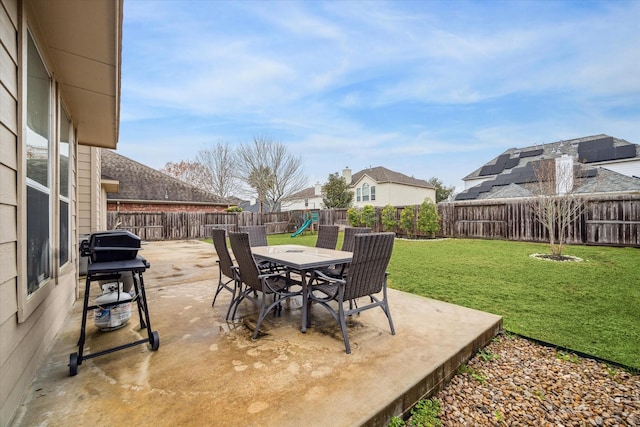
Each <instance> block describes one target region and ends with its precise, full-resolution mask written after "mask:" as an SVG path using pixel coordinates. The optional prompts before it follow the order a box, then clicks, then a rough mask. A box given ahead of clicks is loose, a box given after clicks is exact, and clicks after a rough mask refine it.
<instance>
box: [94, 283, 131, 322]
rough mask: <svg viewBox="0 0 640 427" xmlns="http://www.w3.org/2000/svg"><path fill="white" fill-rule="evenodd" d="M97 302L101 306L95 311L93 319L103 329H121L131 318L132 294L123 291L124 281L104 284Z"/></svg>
mask: <svg viewBox="0 0 640 427" xmlns="http://www.w3.org/2000/svg"><path fill="white" fill-rule="evenodd" d="M116 303H117V304H116ZM95 304H96V305H97V306H99V307H98V308H96V309H95V310H94V311H93V321H94V323H95V325H96V326H97V327H98V328H100V330H101V331H114V330H116V329H120V328H122V327H123V326H124V325H126V324H127V322H128V321H129V319H130V318H131V295H130V294H129V293H128V292H123V290H122V283H105V284H103V285H102V295H100V296H99V297H97V298H96V301H95Z"/></svg>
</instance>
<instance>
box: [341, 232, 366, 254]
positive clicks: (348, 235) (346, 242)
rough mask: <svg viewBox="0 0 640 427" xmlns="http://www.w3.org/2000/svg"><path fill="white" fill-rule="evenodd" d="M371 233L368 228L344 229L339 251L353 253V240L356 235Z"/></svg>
mask: <svg viewBox="0 0 640 427" xmlns="http://www.w3.org/2000/svg"><path fill="white" fill-rule="evenodd" d="M362 233H371V228H369V227H345V229H344V239H343V240H342V248H341V249H340V250H341V251H347V252H353V238H354V237H355V235H356V234H362Z"/></svg>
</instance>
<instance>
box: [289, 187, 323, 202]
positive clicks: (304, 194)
mask: <svg viewBox="0 0 640 427" xmlns="http://www.w3.org/2000/svg"><path fill="white" fill-rule="evenodd" d="M312 197H316V187H315V186H313V187H309V188H305V189H304V190H300V191H298V192H297V193H293V194H292V195H291V196H289V197H287V200H303V199H310V198H312Z"/></svg>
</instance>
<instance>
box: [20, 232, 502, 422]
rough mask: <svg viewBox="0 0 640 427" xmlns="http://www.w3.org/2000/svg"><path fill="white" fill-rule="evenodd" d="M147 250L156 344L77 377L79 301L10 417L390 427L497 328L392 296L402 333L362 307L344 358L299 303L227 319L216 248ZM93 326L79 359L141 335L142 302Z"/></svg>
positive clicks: (334, 333)
mask: <svg viewBox="0 0 640 427" xmlns="http://www.w3.org/2000/svg"><path fill="white" fill-rule="evenodd" d="M143 248H144V249H143V251H141V253H140V254H141V255H142V256H144V257H145V258H146V259H147V260H148V261H149V262H150V263H151V268H150V269H149V270H148V271H147V272H146V273H145V274H144V280H145V285H146V290H147V299H148V305H149V312H150V315H151V326H152V329H153V330H155V331H158V333H159V335H160V348H159V349H158V351H155V352H154V351H150V350H149V349H148V346H147V345H146V344H143V345H139V346H136V347H132V348H129V349H125V350H121V351H117V352H114V353H111V354H107V355H103V356H100V357H96V358H93V359H88V360H84V361H83V363H82V365H81V366H79V368H78V374H77V375H76V376H74V377H70V376H69V367H68V366H67V364H68V363H69V354H70V353H73V352H75V351H77V350H78V347H77V341H78V337H79V333H80V322H81V316H82V300H78V301H77V302H76V304H75V305H74V308H73V310H72V311H71V313H69V317H68V321H67V323H66V326H65V328H64V329H63V330H62V331H61V332H60V333H59V335H58V337H57V339H56V340H55V342H54V345H53V347H52V348H51V350H50V352H49V354H48V356H47V357H46V360H45V363H44V364H43V366H42V367H41V369H40V371H39V373H38V375H37V378H36V379H35V380H34V382H33V385H32V387H31V389H30V391H29V394H28V396H26V398H25V400H24V403H23V405H22V406H21V407H20V409H19V410H18V413H17V414H16V416H15V417H14V421H13V424H12V425H14V426H62V425H78V426H89V425H91V426H106V425H135V426H156V427H157V426H177V425H181V426H183V425H184V426H186V425H190V426H214V425H215V426H299V425H313V426H325V425H326V426H357V425H372V426H384V425H387V423H388V421H389V419H390V418H391V416H393V415H399V414H401V413H402V412H403V411H406V410H408V409H409V408H410V407H411V406H412V405H413V404H414V403H415V402H416V401H417V400H419V399H420V398H422V397H423V396H424V395H425V394H427V393H430V392H432V391H434V390H437V389H438V388H439V387H441V385H442V384H443V383H444V382H446V381H447V380H448V379H449V378H450V377H451V376H452V375H454V374H455V372H456V370H457V369H458V367H459V366H460V365H461V364H462V363H464V362H466V360H467V359H468V358H469V357H471V355H473V354H474V353H475V352H476V351H477V350H478V349H479V348H481V347H483V346H484V345H485V344H486V343H487V342H489V341H490V340H491V339H492V338H493V337H494V336H495V335H496V334H497V333H498V332H499V331H500V329H501V326H502V319H501V317H499V316H496V315H493V314H488V313H484V312H480V311H476V310H471V309H467V308H463V307H459V306H455V305H451V304H447V303H443V302H439V301H435V300H431V299H427V298H422V297H418V296H415V295H411V294H407V293H403V292H399V291H395V290H390V292H389V300H390V306H391V307H390V308H391V313H392V316H393V321H394V324H395V327H396V335H395V336H394V335H391V334H390V332H389V325H388V323H387V320H386V317H385V316H384V314H383V313H382V311H381V310H368V311H366V312H364V313H362V314H361V315H359V316H356V317H355V318H354V319H353V320H352V321H351V322H350V324H349V337H350V340H351V346H352V354H350V355H347V354H345V351H344V343H343V341H342V336H341V334H340V331H339V328H338V326H337V324H336V323H335V321H334V320H333V319H332V318H331V317H330V316H329V314H328V313H327V312H326V310H324V309H322V308H321V307H314V308H313V309H312V315H313V321H312V326H311V328H310V329H309V330H308V331H307V333H306V334H303V333H301V332H300V310H299V309H298V308H297V307H296V305H295V302H294V304H292V306H291V307H289V308H288V309H287V310H283V315H282V316H280V317H273V316H269V317H268V318H267V320H266V321H265V323H264V324H263V326H262V327H261V331H263V332H264V334H263V335H261V336H260V338H259V339H258V340H256V341H252V340H251V331H250V329H251V328H252V322H253V321H254V320H255V317H256V313H255V308H254V306H253V305H252V304H251V303H244V304H243V305H241V306H240V309H239V311H238V317H239V320H238V321H236V322H226V321H225V319H224V317H225V314H226V309H227V306H228V303H229V297H230V294H229V292H226V291H224V292H223V293H221V296H220V297H219V298H218V301H217V302H216V306H215V307H214V308H212V307H211V300H212V298H213V292H214V290H215V283H217V278H218V270H217V267H216V263H215V260H216V256H215V253H214V251H213V246H212V245H209V244H206V243H202V242H198V241H171V242H153V243H149V244H146V245H144V246H143ZM425 268H427V266H425ZM83 283H84V282H83ZM95 286H96V288H97V285H95ZM82 288H84V285H82ZM93 291H95V292H96V293H97V289H94V290H93ZM87 324H88V328H87V329H88V330H87V343H86V345H85V354H87V353H91V351H92V350H93V351H96V352H97V351H100V350H102V349H104V348H109V347H112V346H115V345H119V344H124V343H126V342H130V341H134V340H137V339H140V338H145V337H147V333H146V330H140V329H139V327H140V322H139V319H138V315H137V312H135V309H134V314H133V315H132V318H131V320H130V321H129V323H128V324H127V325H126V326H125V327H124V328H122V329H120V330H117V331H112V332H101V331H99V330H98V329H97V328H96V327H95V326H94V324H93V319H92V316H91V315H90V316H89V319H88V323H87Z"/></svg>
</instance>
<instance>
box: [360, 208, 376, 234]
mask: <svg viewBox="0 0 640 427" xmlns="http://www.w3.org/2000/svg"><path fill="white" fill-rule="evenodd" d="M360 223H361V225H364V226H365V227H371V228H372V229H373V228H374V227H375V225H376V210H375V209H374V208H373V206H371V205H365V206H364V207H363V208H362V211H360Z"/></svg>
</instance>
